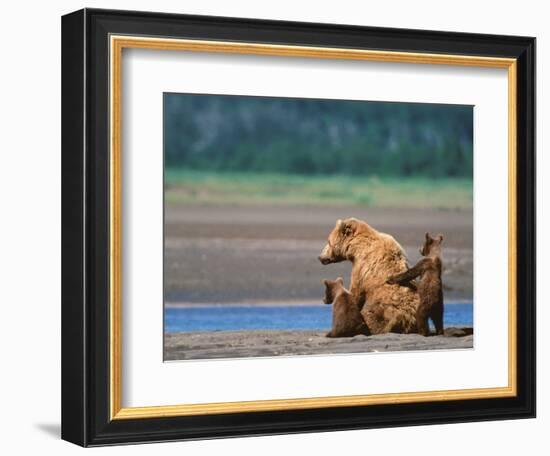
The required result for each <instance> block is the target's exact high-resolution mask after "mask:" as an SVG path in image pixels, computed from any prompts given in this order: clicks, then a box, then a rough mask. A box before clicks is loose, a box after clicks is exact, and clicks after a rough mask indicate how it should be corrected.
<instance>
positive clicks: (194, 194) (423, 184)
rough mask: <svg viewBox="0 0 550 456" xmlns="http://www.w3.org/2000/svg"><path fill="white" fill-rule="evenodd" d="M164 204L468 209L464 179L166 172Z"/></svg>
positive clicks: (469, 200)
mask: <svg viewBox="0 0 550 456" xmlns="http://www.w3.org/2000/svg"><path fill="white" fill-rule="evenodd" d="M165 181H166V197H165V200H166V203H167V204H183V205H212V206H214V205H220V204H223V205H227V204H230V205H255V204H257V205H266V204H270V205H293V206H330V205H333V206H337V205H356V206H368V207H385V208H401V207H414V208H434V209H468V208H471V207H472V181H471V180H470V179H465V178H448V179H428V178H418V177H417V178H399V179H397V178H377V177H357V176H297V175H288V174H287V175H285V174H273V173H269V174H265V173H264V174H252V173H231V172H218V173H216V172H204V171H184V170H181V169H180V170H174V169H170V168H169V169H167V170H166V175H165Z"/></svg>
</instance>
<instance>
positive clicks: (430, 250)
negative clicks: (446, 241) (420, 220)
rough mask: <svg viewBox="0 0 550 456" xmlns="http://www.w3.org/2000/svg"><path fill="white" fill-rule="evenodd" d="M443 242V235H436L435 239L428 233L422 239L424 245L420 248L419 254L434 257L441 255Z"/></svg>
mask: <svg viewBox="0 0 550 456" xmlns="http://www.w3.org/2000/svg"><path fill="white" fill-rule="evenodd" d="M442 242H443V235H442V234H438V235H437V236H435V237H432V236H430V233H426V238H425V239H424V245H423V246H422V247H421V248H420V254H421V255H422V256H430V255H431V256H434V255H439V254H440V253H441V243H442Z"/></svg>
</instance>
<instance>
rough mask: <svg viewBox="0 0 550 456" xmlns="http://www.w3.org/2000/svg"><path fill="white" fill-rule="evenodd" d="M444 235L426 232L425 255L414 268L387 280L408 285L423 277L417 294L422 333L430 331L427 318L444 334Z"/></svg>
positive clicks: (437, 331)
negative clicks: (442, 247) (442, 250)
mask: <svg viewBox="0 0 550 456" xmlns="http://www.w3.org/2000/svg"><path fill="white" fill-rule="evenodd" d="M442 242H443V236H442V235H441V234H439V235H437V236H435V237H431V236H430V234H429V233H426V239H425V241H424V245H423V246H422V248H421V249H420V254H421V255H422V256H423V257H424V258H422V259H421V260H420V261H419V262H418V263H417V264H416V265H415V266H414V267H413V268H411V269H409V270H408V271H405V272H403V273H401V274H396V275H393V276H390V277H389V278H388V280H387V282H388V283H398V284H406V283H407V282H408V281H409V280H413V279H415V278H416V277H419V276H420V281H419V283H418V294H419V297H420V304H419V305H418V309H417V311H416V322H417V327H418V332H419V333H420V334H422V335H423V336H427V335H429V333H430V327H429V322H428V319H431V320H432V321H433V323H434V326H435V332H436V334H438V335H440V334H443V283H442V282H441V269H442V266H443V264H442V261H441V243H442Z"/></svg>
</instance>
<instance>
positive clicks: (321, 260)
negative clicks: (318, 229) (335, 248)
mask: <svg viewBox="0 0 550 456" xmlns="http://www.w3.org/2000/svg"><path fill="white" fill-rule="evenodd" d="M317 258H318V259H319V261H320V262H321V263H322V264H329V263H330V258H328V257H325V256H323V255H319V256H318V257H317Z"/></svg>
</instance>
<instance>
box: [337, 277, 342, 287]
mask: <svg viewBox="0 0 550 456" xmlns="http://www.w3.org/2000/svg"><path fill="white" fill-rule="evenodd" d="M336 282H338V283H339V284H340V285H344V279H343V278H342V277H338V278H337V279H336Z"/></svg>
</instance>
